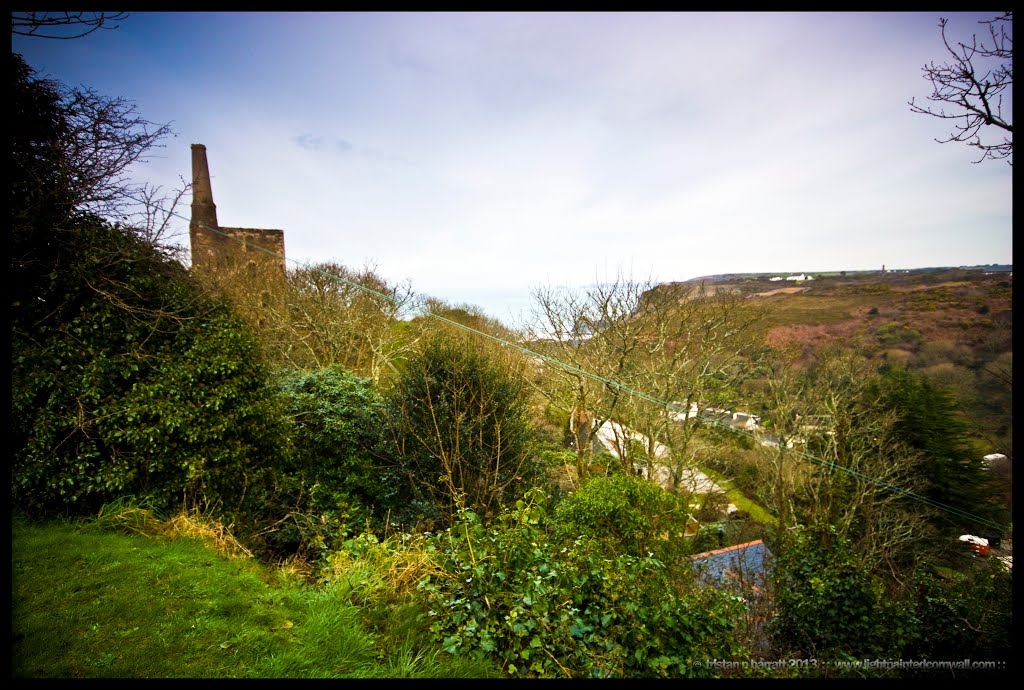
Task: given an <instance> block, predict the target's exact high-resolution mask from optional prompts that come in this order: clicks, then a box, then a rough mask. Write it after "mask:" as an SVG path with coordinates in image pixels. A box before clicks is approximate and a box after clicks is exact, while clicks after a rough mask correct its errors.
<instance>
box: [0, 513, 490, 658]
mask: <svg viewBox="0 0 1024 690" xmlns="http://www.w3.org/2000/svg"><path fill="white" fill-rule="evenodd" d="M12 537H13V541H12V577H13V591H12V603H13V607H12V621H11V630H12V648H11V659H12V675H13V677H15V678H98V677H108V678H232V677H236V678H345V677H349V678H353V677H361V678H392V677H407V678H411V677H488V676H492V675H495V674H496V672H495V670H494V669H493V668H490V667H488V666H486V665H484V664H480V663H476V662H473V661H471V660H469V659H464V658H460V657H453V656H451V655H449V654H448V653H446V652H444V651H443V650H441V649H440V648H438V647H436V646H434V645H433V644H432V643H431V642H429V639H428V637H427V634H426V631H425V630H424V628H423V626H422V624H421V623H420V622H419V621H418V620H417V614H418V613H419V609H418V607H417V605H416V604H415V603H414V602H410V601H406V602H401V601H397V600H394V598H393V599H392V600H391V601H387V602H384V601H381V602H379V604H378V605H377V606H376V607H375V606H374V605H373V603H372V602H371V605H369V606H367V602H366V601H365V600H364V601H360V602H359V605H358V606H357V605H354V604H353V602H352V599H351V594H352V583H351V582H346V583H345V586H344V587H342V586H338V585H334V586H330V585H325V586H311V585H308V584H306V583H303V582H300V581H296V580H295V579H289V578H287V577H285V576H284V575H283V574H282V571H280V570H277V569H274V568H269V567H267V566H263V565H260V564H259V563H257V562H256V561H254V560H252V559H248V558H233V559H229V558H227V557H225V556H222V555H219V554H218V553H216V552H215V551H213V550H211V549H210V548H208V547H207V546H205V545H204V544H203V543H201V542H200V541H197V540H192V539H173V540H172V539H170V538H167V537H161V536H143V535H139V534H122V533H116V532H111V531H105V530H102V529H100V528H98V527H97V526H96V525H95V524H90V523H47V524H30V523H26V522H22V521H16V522H15V523H14V524H13V527H12Z"/></svg>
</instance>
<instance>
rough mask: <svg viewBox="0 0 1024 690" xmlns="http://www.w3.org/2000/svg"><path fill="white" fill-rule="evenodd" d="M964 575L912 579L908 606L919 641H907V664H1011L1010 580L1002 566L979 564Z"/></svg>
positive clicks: (927, 573) (926, 573) (925, 571)
mask: <svg viewBox="0 0 1024 690" xmlns="http://www.w3.org/2000/svg"><path fill="white" fill-rule="evenodd" d="M973 565H974V567H970V568H967V569H966V572H956V571H945V573H946V574H945V576H944V577H941V578H940V577H937V576H936V575H934V574H933V573H932V571H931V569H930V568H927V567H923V568H921V569H919V570H918V572H917V573H916V575H915V585H916V588H917V591H916V599H915V600H914V601H913V602H912V605H913V607H914V614H915V617H916V620H917V622H918V626H919V629H920V631H921V634H920V635H915V636H913V637H912V638H910V639H908V640H907V641H906V646H905V648H904V651H903V658H906V659H922V658H924V659H965V658H966V659H978V660H982V659H985V660H990V661H996V662H1003V664H1004V667H1005V664H1007V663H1009V661H1010V656H1011V654H1012V653H1013V576H1012V574H1011V573H1010V572H1009V571H1008V570H1007V569H1006V568H1004V567H1003V565H1002V564H1001V563H999V562H998V561H996V560H995V559H992V560H991V561H989V560H985V559H978V560H977V561H976V562H975V563H974V564H973Z"/></svg>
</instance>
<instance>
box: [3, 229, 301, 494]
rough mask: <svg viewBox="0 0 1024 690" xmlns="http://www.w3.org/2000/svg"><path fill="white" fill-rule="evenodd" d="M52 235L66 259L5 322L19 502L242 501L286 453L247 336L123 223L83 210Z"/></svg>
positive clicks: (14, 472) (270, 394) (221, 308)
mask: <svg viewBox="0 0 1024 690" xmlns="http://www.w3.org/2000/svg"><path fill="white" fill-rule="evenodd" d="M53 241H54V242H58V241H59V242H60V243H62V244H63V245H65V246H64V254H65V255H66V256H67V257H68V259H67V261H66V263H65V264H64V265H62V266H60V268H59V270H54V271H53V272H52V273H51V275H50V277H49V281H48V283H47V285H46V286H45V288H44V289H43V290H41V291H40V294H38V295H37V303H36V304H35V305H34V308H31V309H30V308H27V307H23V308H21V309H19V310H18V311H17V312H16V318H15V319H14V320H13V323H12V352H11V355H12V406H11V411H12V417H13V424H12V427H13V429H12V431H13V435H12V440H13V443H12V447H11V456H12V475H13V477H12V478H13V487H12V498H13V502H14V505H15V506H16V507H17V508H19V509H21V510H25V511H27V512H30V513H47V512H55V511H56V512H64V511H70V512H75V513H77V512H88V511H93V510H95V509H96V508H98V507H99V506H100V505H102V504H103V503H106V502H109V501H112V500H114V499H116V498H118V497H121V496H124V495H135V496H137V497H140V498H143V497H144V498H146V499H149V500H150V501H151V502H152V503H153V505H155V506H156V507H158V508H160V509H165V510H166V509H170V508H171V507H172V506H173V505H175V504H180V503H181V502H182V501H183V500H185V501H188V502H189V503H190V504H193V505H208V506H209V505H215V504H219V505H221V506H222V507H223V509H225V510H229V511H236V510H242V509H243V503H244V501H245V499H246V498H247V497H248V498H250V499H255V498H258V494H259V493H260V489H259V486H260V485H261V484H262V482H263V481H264V479H265V476H264V475H265V470H266V469H267V468H273V467H275V466H277V465H279V464H280V463H281V462H282V461H283V459H284V458H285V457H286V454H287V449H286V443H285V435H284V426H283V424H282V417H281V413H280V410H279V408H278V406H277V405H276V402H275V396H274V395H273V391H272V389H271V388H270V387H268V372H267V370H266V369H265V367H264V366H263V365H262V364H260V362H259V361H258V359H257V357H256V352H257V351H256V346H255V344H254V341H253V340H252V339H251V338H250V337H249V336H248V335H247V334H246V333H245V331H244V330H243V327H242V326H241V324H240V323H239V321H238V320H237V319H235V318H234V317H233V316H232V314H231V313H230V311H229V310H228V309H227V308H226V307H225V306H224V305H223V304H221V303H219V302H216V301H212V300H209V299H206V298H204V297H202V296H201V295H200V294H199V293H198V291H197V290H196V288H195V287H193V285H192V283H191V282H190V281H189V279H188V276H187V274H186V272H185V270H184V269H183V268H182V267H181V266H180V265H179V264H177V263H175V262H172V261H169V260H167V259H165V258H163V257H162V256H160V255H159V253H158V252H156V251H155V250H154V249H152V248H151V247H149V246H148V245H146V244H144V243H142V242H141V241H139V240H138V239H137V238H136V237H135V236H134V235H131V234H129V233H126V232H124V231H123V230H122V229H120V228H118V227H114V226H110V225H108V224H106V223H104V222H102V221H100V220H98V219H95V218H88V217H85V218H80V219H78V220H77V221H76V222H75V225H74V229H73V232H67V231H66V232H63V233H62V234H61V235H59V236H55V238H54V240H53ZM252 492H255V494H254V493H252Z"/></svg>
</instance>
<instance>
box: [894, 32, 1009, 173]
mask: <svg viewBox="0 0 1024 690" xmlns="http://www.w3.org/2000/svg"><path fill="white" fill-rule="evenodd" d="M947 21H948V20H947V19H945V18H942V19H940V20H939V29H940V31H941V33H942V42H943V44H944V45H945V46H946V51H947V52H948V53H949V54H950V56H952V61H951V62H944V63H942V64H936V63H934V62H931V63H928V64H927V65H925V66H924V67H923V68H922V69H923V71H924V77H925V79H927V80H929V81H930V82H931V84H932V94H931V95H930V96H928V100H930V101H932V102H934V103H937V104H938V105H937V106H931V105H925V106H921V105H918V104H917V103H915V101H914V99H913V98H911V99H910V109H911V111H913V112H915V113H921V114H923V115H930V116H932V117H937V118H939V119H942V120H950V121H952V123H953V127H954V129H953V131H952V132H951V133H950V134H949V136H948V137H946V138H945V139H936V141H938V142H939V143H942V144H946V143H949V142H951V141H959V142H964V143H966V144H967V145H968V146H973V147H974V148H977V149H978V150H979V151H981V158H979V159H978V160H976V161H974V162H975V163H980V162H982V161H983V160H985V159H989V158H990V159H992V160H1001V159H1006V162H1007V163H1009V164H1010V165H1013V123H1012V122H1011V121H1010V118H1011V117H1012V112H1013V111H1012V106H1011V107H1010V108H1009V109H1008V112H1009V115H1004V114H1003V95H1004V92H1008V93H1006V95H1007V96H1008V98H1009V99H1012V90H1013V34H1012V32H1013V12H1004V13H1003V14H1002V15H1000V16H998V17H995V18H994V19H990V20H987V21H983V22H980V23H982V24H987V25H988V30H989V36H988V40H987V41H986V39H985V38H984V37H983V38H982V39H981V41H980V42H979V40H978V38H977V36H976V35H973V34H972V35H971V41H970V44H967V43H961V42H959V41H958V42H956V43H955V44H954V45H951V44H950V40H949V38H948V37H947V36H946V24H947ZM946 106H949V107H950V108H951V109H950V110H949V111H947V110H946ZM990 125H991V126H994V127H996V128H998V129H1001V130H1003V132H1002V141H1001V142H999V143H986V142H983V141H982V139H981V134H980V132H981V129H982V127H986V126H990Z"/></svg>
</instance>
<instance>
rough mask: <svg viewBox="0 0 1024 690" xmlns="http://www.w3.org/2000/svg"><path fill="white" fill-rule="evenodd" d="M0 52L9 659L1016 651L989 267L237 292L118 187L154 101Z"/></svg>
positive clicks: (364, 270) (290, 666)
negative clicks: (6, 239)
mask: <svg viewBox="0 0 1024 690" xmlns="http://www.w3.org/2000/svg"><path fill="white" fill-rule="evenodd" d="M10 69H11V71H12V85H13V88H12V92H11V93H12V95H11V98H12V103H13V105H12V106H10V107H11V111H12V112H13V113H14V118H13V120H12V164H11V170H12V182H11V184H12V196H11V198H12V211H11V213H12V224H11V231H10V232H11V250H12V251H11V262H10V277H9V285H10V289H9V313H10V317H11V374H12V375H11V393H12V394H11V434H10V440H11V444H10V466H11V481H12V486H11V506H12V516H13V521H12V576H13V577H12V579H13V583H12V584H13V586H12V648H11V654H12V670H13V675H14V677H17V678H81V677H101V678H105V677H120V678H158V677H160V678H162V677H192V678H227V677H238V678H242V677H244V678H255V677H260V678H263V677H269V678H308V677H317V678H342V677H346V678H353V677H366V678H390V677H473V678H477V677H479V678H490V677H515V678H540V677H544V678H549V677H557V678H570V677H571V678H577V677H601V678H606V677H617V678H654V677H672V678H677V677H704V678H707V677H738V676H747V677H802V676H812V677H847V676H852V677H929V678H932V677H955V678H957V679H959V678H962V677H971V678H975V677H977V678H992V677H995V675H996V674H998V673H1002V672H1006V671H1007V670H1008V667H1009V666H1010V665H1011V663H1012V659H1011V657H1010V652H1011V649H1012V647H1011V644H1012V643H1011V635H1010V633H1011V629H1012V597H1011V589H1012V587H1011V585H1012V575H1011V572H1012V571H1011V569H1010V568H1009V567H1008V565H1007V564H1008V563H1012V558H1008V555H1009V553H1010V547H1011V545H1012V523H1011V519H1010V515H1011V513H1010V511H1011V509H1012V504H1011V496H1012V492H1011V490H1010V486H1011V485H1010V482H1011V475H1010V465H1009V459H1010V458H1012V434H1011V427H1012V416H1011V415H1012V406H1011V381H1012V375H1011V372H1012V348H1011V345H1010V333H1011V330H1012V312H1011V310H1010V302H1011V299H1012V275H1011V274H997V275H989V274H987V273H986V272H984V271H968V270H959V269H954V270H949V271H944V272H943V271H937V272H928V273H920V274H915V273H906V274H903V273H891V274H890V273H887V274H879V275H850V276H843V275H831V276H825V275H822V276H817V277H816V278H815V279H814V280H813V281H812V283H813V284H812V283H807V284H806V285H805V284H801V285H799V286H796V285H789V284H786V285H783V286H780V285H779V283H778V282H776V281H772V280H770V278H769V277H767V276H762V277H758V276H746V277H743V276H740V277H728V278H721V279H715V280H711V279H708V280H702V281H692V282H689V283H677V284H668V285H655V284H652V283H649V282H643V281H637V280H634V279H632V278H631V277H629V276H624V275H619V276H617V277H616V278H614V279H613V280H610V281H607V282H605V283H602V284H600V285H596V286H592V287H589V288H585V289H580V290H565V289H560V288H538V289H537V290H536V292H535V295H534V298H535V302H536V312H537V320H536V321H535V322H534V323H532V324H529V325H524V326H522V327H521V328H513V327H510V326H509V325H507V324H503V323H500V322H498V321H496V320H494V319H491V318H489V317H488V316H487V315H486V314H484V313H483V312H482V311H481V310H479V309H478V308H476V307H474V306H473V305H466V304H461V305H452V304H447V303H445V302H444V301H441V300H437V299H433V298H429V297H422V296H417V295H416V294H415V293H414V292H413V291H412V290H411V288H410V287H409V286H408V285H403V284H400V283H395V282H393V281H391V280H389V279H387V278H386V277H384V276H382V275H380V274H379V272H378V271H377V270H376V269H375V268H374V267H372V266H364V267H352V266H346V265H344V264H342V263H340V262H334V263H324V264H319V265H315V266H305V267H300V268H297V269H290V270H288V272H287V274H286V276H285V278H284V280H281V281H279V282H278V283H276V284H275V285H274V288H273V289H274V290H275V292H274V295H273V298H272V299H266V300H261V299H260V295H261V293H262V292H263V291H265V290H266V289H267V286H266V285H264V284H260V283H259V282H258V281H254V279H253V278H252V276H246V275H245V274H244V272H239V273H240V275H239V276H237V277H236V278H234V279H232V280H219V281H218V280H215V279H214V278H211V277H210V276H204V275H196V274H195V273H194V272H193V271H191V270H190V269H189V268H188V267H187V266H186V262H184V261H182V255H181V254H182V253H181V248H180V247H176V246H175V245H174V244H173V243H170V242H168V241H167V238H166V237H165V236H164V234H163V230H164V229H165V228H166V226H167V222H168V221H169V219H170V218H171V214H172V213H173V205H162V206H161V205H158V204H156V203H155V201H154V199H155V197H154V195H153V194H154V193H153V190H149V195H146V193H145V191H146V190H139V189H136V188H133V187H131V186H130V185H129V184H128V183H127V182H126V181H125V180H126V178H125V171H126V169H127V166H129V165H130V164H131V163H132V162H133V161H136V160H139V159H140V158H142V157H144V156H145V154H146V153H147V151H149V150H150V149H151V148H152V147H153V146H155V145H157V142H159V141H160V140H161V139H162V138H163V137H164V136H165V135H166V134H167V133H168V132H167V130H166V129H165V128H155V129H154V128H153V126H152V125H151V123H147V122H146V121H145V120H142V119H141V118H139V117H138V116H137V115H136V114H135V113H134V110H133V107H132V106H131V105H130V104H128V103H126V102H124V101H121V100H119V99H114V100H109V99H105V98H104V97H102V96H99V95H97V94H95V93H91V92H87V91H83V90H81V89H73V88H69V87H66V86H64V85H61V84H58V83H56V82H52V81H49V80H45V79H42V78H40V76H39V75H38V74H37V73H36V72H35V71H34V70H33V69H32V68H31V67H29V66H28V65H27V64H26V63H25V62H24V61H23V60H22V59H21V57H20V56H18V55H16V54H12V57H11V62H10ZM140 194H141V195H142V196H141V197H140V196H139V195H140ZM138 198H144V199H146V200H148V201H149V202H151V203H147V204H144V205H143V206H144V208H143V211H142V214H141V215H132V214H131V213H130V212H129V210H128V208H129V207H131V204H130V203H129V201H132V200H135V201H137V200H138ZM178 198H179V199H180V195H179V197H178ZM172 201H173V199H172ZM136 208H137V207H136ZM796 287H799V288H801V289H799V290H790V289H789V288H796ZM783 288H785V289H784V290H783ZM779 290H783V291H779ZM986 456H999V457H1001V458H1002V461H1000V460H999V459H998V458H996V459H990V460H988V461H986V459H985V458H986ZM963 534H971V535H977V536H980V537H984V538H986V539H988V543H989V545H990V546H991V548H990V549H989V548H986V549H985V551H984V552H982V551H981V550H978V549H974V550H972V549H971V548H970V545H969V544H967V543H965V542H963V541H960V540H959V537H960V535H963ZM755 547H756V553H757V554H758V560H757V563H756V572H754V568H755V566H750V568H751V570H750V571H744V570H743V569H742V568H739V567H738V566H737V565H736V562H735V561H734V562H732V563H731V564H730V565H729V567H727V568H725V569H720V570H718V571H716V570H713V569H712V568H710V567H709V564H713V563H715V562H716V561H715V558H716V557H718V556H721V555H722V554H736V553H739V552H740V550H742V549H755ZM751 553H753V551H751ZM863 659H883V660H901V659H902V660H914V659H916V660H932V661H936V662H940V661H941V662H946V661H950V662H952V661H962V660H964V659H969V660H973V661H976V662H980V665H976V666H973V667H971V666H968V667H966V668H963V667H958V668H955V667H951V666H948V665H947V666H942V665H932V666H928V667H920V666H919V667H913V668H911V667H904V666H891V665H890V666H887V665H874V666H864V665H858V664H857V663H854V662H858V660H863ZM780 660H782V661H784V660H804V661H806V663H799V664H798V663H779V662H780ZM721 661H728V662H729V663H728V664H722V663H719V662H721ZM811 661H813V663H811ZM764 662H773V663H770V664H769V663H764Z"/></svg>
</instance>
